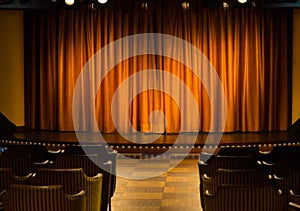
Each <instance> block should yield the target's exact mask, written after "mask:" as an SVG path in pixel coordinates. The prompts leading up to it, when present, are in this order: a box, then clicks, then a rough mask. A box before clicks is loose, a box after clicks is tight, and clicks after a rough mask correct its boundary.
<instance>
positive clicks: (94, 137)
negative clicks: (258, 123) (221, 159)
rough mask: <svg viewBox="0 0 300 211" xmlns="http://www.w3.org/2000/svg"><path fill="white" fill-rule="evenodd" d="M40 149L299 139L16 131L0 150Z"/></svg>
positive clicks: (195, 148)
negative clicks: (9, 147)
mask: <svg viewBox="0 0 300 211" xmlns="http://www.w3.org/2000/svg"><path fill="white" fill-rule="evenodd" d="M19 144H25V145H44V146H46V147H47V148H49V149H57V148H64V147H65V146H67V145H78V144H80V145H85V144H86V145H93V144H107V145H108V146H109V147H111V148H112V149H114V150H116V151H118V152H121V153H149V152H150V153H153V154H155V153H162V152H165V151H167V150H170V149H175V151H176V152H180V151H186V150H187V149H188V150H189V151H190V152H191V153H199V152H200V151H201V150H202V149H203V148H217V147H220V146H233V147H244V146H269V147H270V146H271V147H272V146H276V145H279V146H280V145H292V146H293V145H300V136H299V135H295V134H294V135H293V134H291V133H288V132H286V131H273V132H234V133H217V134H209V133H181V134H149V133H133V134H122V135H121V134H118V133H102V134H97V133H80V132H77V133H75V132H56V131H18V132H16V133H15V134H14V135H13V136H11V137H7V138H2V139H1V140H0V146H1V147H5V146H11V145H19Z"/></svg>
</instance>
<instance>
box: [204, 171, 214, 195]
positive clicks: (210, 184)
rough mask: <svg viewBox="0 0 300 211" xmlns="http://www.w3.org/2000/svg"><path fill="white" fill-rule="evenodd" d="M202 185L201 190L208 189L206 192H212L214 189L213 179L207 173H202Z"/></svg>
mask: <svg viewBox="0 0 300 211" xmlns="http://www.w3.org/2000/svg"><path fill="white" fill-rule="evenodd" d="M201 182H202V185H203V190H205V192H206V191H208V192H214V191H215V185H214V179H213V178H211V177H209V176H207V174H203V175H202V181H201Z"/></svg>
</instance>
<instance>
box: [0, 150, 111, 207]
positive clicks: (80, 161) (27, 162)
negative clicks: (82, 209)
mask: <svg viewBox="0 0 300 211" xmlns="http://www.w3.org/2000/svg"><path fill="white" fill-rule="evenodd" d="M0 168H2V169H11V171H12V174H13V175H14V178H17V179H18V180H17V181H16V180H14V182H16V183H22V184H23V185H24V184H26V185H30V186H32V185H35V186H38V185H39V186H41V185H42V186H49V185H63V189H64V192H66V193H67V194H69V195H70V194H71V195H74V194H76V193H80V191H81V190H84V191H85V195H86V196H85V197H86V198H87V200H86V208H87V210H92V211H93V210H97V211H98V210H107V208H108V207H109V209H110V208H111V197H112V196H113V193H114V191H115V185H116V176H115V175H116V174H115V171H116V153H115V152H113V151H112V152H109V151H108V150H107V149H106V148H105V147H103V146H101V145H86V146H84V150H83V149H82V147H81V146H78V145H76V146H75V145H74V146H67V147H66V148H64V149H60V150H58V151H55V152H54V151H49V150H47V149H46V148H45V147H44V146H25V145H18V146H11V147H8V148H7V149H6V150H5V151H4V152H3V153H2V156H1V157H0ZM42 175H43V176H42ZM47 175H51V176H47ZM2 177H4V176H3V175H2ZM68 178H69V179H68ZM70 178H72V179H70ZM24 181H25V182H24ZM7 184H9V182H7ZM7 184H1V186H0V189H1V191H3V190H7V189H8V190H9V187H7ZM10 184H14V183H10ZM92 184H93V185H92ZM92 186H93V187H95V189H93V188H91V187H92ZM92 193H93V194H92ZM99 193H100V194H99ZM91 195H93V197H91ZM98 204H99V208H97V206H98ZM100 207H101V209H100Z"/></svg>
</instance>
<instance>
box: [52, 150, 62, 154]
mask: <svg viewBox="0 0 300 211" xmlns="http://www.w3.org/2000/svg"><path fill="white" fill-rule="evenodd" d="M63 151H64V150H61V149H58V150H51V149H49V150H48V153H50V154H58V153H62V152H63Z"/></svg>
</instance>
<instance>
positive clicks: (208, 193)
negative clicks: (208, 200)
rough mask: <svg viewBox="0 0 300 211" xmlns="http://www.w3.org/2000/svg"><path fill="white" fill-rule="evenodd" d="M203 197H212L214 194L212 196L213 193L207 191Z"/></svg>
mask: <svg viewBox="0 0 300 211" xmlns="http://www.w3.org/2000/svg"><path fill="white" fill-rule="evenodd" d="M204 195H205V196H214V194H213V193H210V192H209V190H205V191H204Z"/></svg>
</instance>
